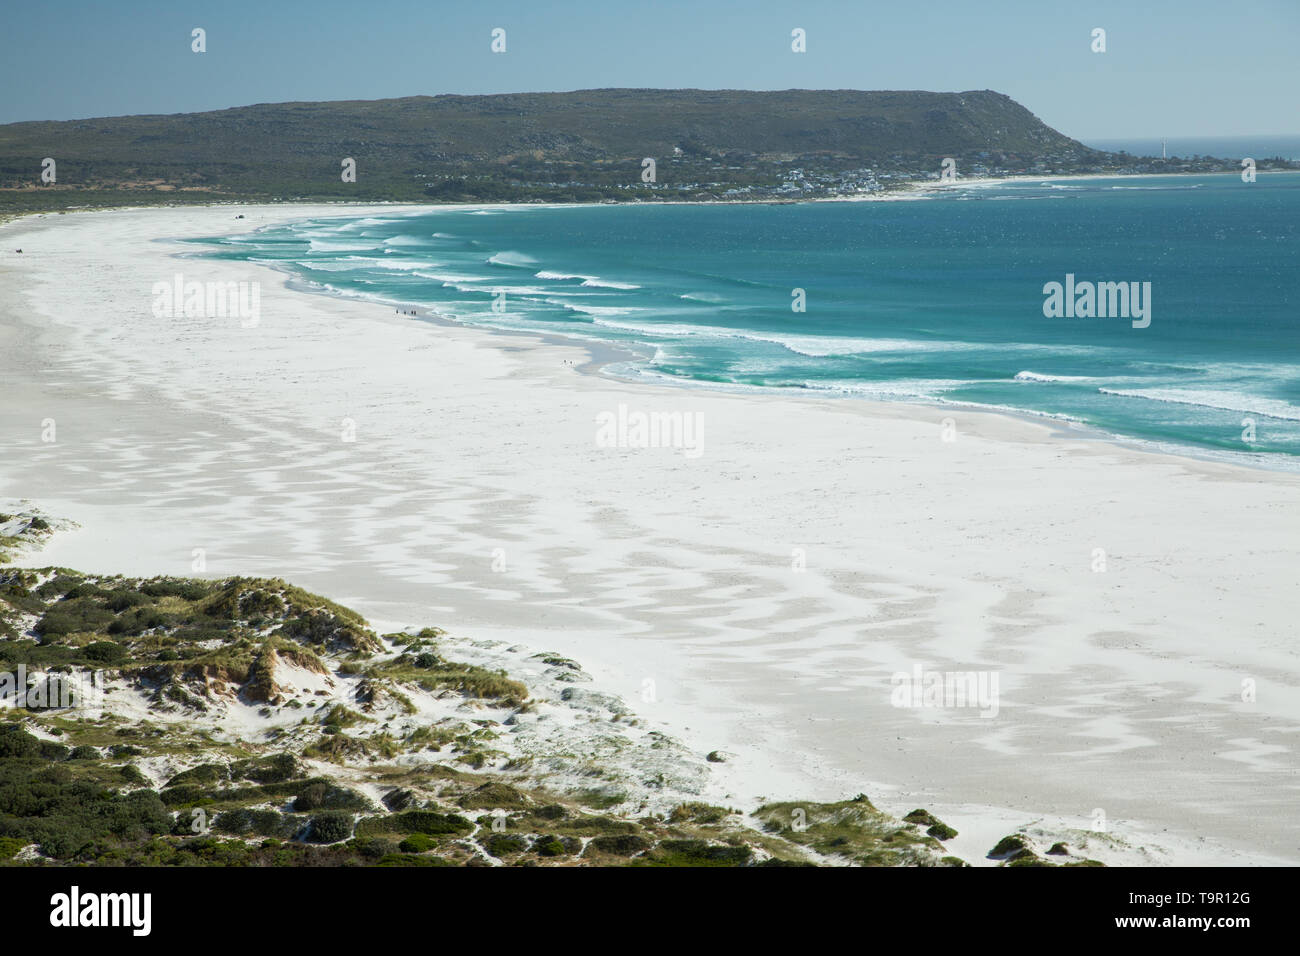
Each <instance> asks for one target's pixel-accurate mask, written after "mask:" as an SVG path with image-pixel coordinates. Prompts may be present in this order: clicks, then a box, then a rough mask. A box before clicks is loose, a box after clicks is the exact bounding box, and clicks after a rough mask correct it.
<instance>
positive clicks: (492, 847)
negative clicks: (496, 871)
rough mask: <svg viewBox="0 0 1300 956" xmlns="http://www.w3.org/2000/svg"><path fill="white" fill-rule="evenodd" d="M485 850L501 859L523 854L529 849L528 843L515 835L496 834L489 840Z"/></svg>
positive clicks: (484, 846)
mask: <svg viewBox="0 0 1300 956" xmlns="http://www.w3.org/2000/svg"><path fill="white" fill-rule="evenodd" d="M483 849H485V850H487V851H488V852H489V853H491V854H492V855H493V856H495V857H497V858H498V859H500V858H502V857H505V856H510V855H512V854H515V853H523V852H524V851H525V850H527V849H528V841H527V840H526V839H524V838H523V837H521V836H518V835H516V834H513V833H494V834H492V836H490V837H488V838H487V842H486V843H484V844H483Z"/></svg>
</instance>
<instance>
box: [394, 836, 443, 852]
mask: <svg viewBox="0 0 1300 956" xmlns="http://www.w3.org/2000/svg"><path fill="white" fill-rule="evenodd" d="M435 845H436V844H435V843H434V840H433V837H431V836H429V835H428V834H427V833H412V834H411V835H410V836H409V837H407V838H406V839H405V840H403V841H402V842H401V843H399V844H397V849H398V850H400V851H401V852H402V853H424V852H426V851H428V850H432V849H433V848H434V846H435Z"/></svg>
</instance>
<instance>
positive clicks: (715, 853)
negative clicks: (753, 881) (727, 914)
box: [592, 840, 754, 866]
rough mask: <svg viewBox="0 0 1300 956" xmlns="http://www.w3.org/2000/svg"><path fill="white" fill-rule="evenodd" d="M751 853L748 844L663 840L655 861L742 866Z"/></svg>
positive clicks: (678, 864)
mask: <svg viewBox="0 0 1300 956" xmlns="http://www.w3.org/2000/svg"><path fill="white" fill-rule="evenodd" d="M592 842H593V843H594V842H595V841H594V840H593V841H592ZM753 855H754V851H753V850H752V849H750V848H749V847H748V846H743V845H741V846H727V845H724V844H719V843H708V842H706V841H704V840H664V841H663V842H662V843H660V844H659V846H658V848H657V849H656V851H655V857H656V859H657V861H658V862H660V863H662V864H663V865H666V866H744V865H745V864H746V863H748V862H749V861H750V859H751V858H752V857H753Z"/></svg>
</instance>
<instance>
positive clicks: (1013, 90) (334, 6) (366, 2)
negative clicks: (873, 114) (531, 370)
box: [0, 0, 1300, 139]
mask: <svg viewBox="0 0 1300 956" xmlns="http://www.w3.org/2000/svg"><path fill="white" fill-rule="evenodd" d="M196 26H197V27H203V28H204V29H206V30H207V42H208V52H206V53H204V54H195V53H192V52H191V51H190V30H191V29H192V28H193V27H196ZM493 27H503V28H505V30H506V31H507V33H506V37H507V52H506V53H505V54H493V53H492V52H491V51H490V49H489V44H490V32H491V30H492V28H493ZM795 27H801V28H803V29H804V30H806V31H807V36H808V51H807V53H804V54H795V53H792V52H791V51H790V31H791V30H792V29H793V28H795ZM1094 27H1102V28H1104V29H1105V30H1106V32H1107V52H1105V53H1093V52H1092V51H1091V50H1090V43H1091V39H1090V35H1091V32H1092V29H1093V28H1094ZM1298 50H1300V0H1248V2H1243V3H1233V2H1230V0H1115V2H1111V0H1089V2H1086V3H1082V2H1063V0H983V2H981V0H960V2H957V0H837V2H829V0H797V2H794V0H792V2H773V0H748V2H746V0H726V2H724V0H689V2H679V0H644V2H642V3H631V2H627V0H549V2H548V0H509V2H494V0H486V2H478V0H463V2H460V3H448V2H444V0H363V2H355V3H353V2H348V3H344V2H336V0H314V2H309V0H260V2H253V0H210V2H189V0H153V2H131V0H121V2H106V0H67V2H61V3H58V4H55V5H50V4H41V3H25V4H18V3H9V4H6V9H5V11H4V14H3V31H2V32H0V89H3V90H4V91H5V95H4V96H3V97H2V98H0V122H3V123H10V122H16V121H19V120H37V119H75V118H80V117H89V116H116V115H123V114H130V113H178V112H191V111H196V110H211V109H223V108H226V107H230V106H243V105H247V104H250V103H273V102H282V101H286V100H338V99H379V98H383V97H392V96H410V95H415V94H430V95H432V94H438V93H504V92H517V91H525V90H573V89H584V88H591V87H609V86H637V87H701V88H707V89H719V88H731V89H788V88H791V87H800V88H807V89H842V88H852V89H863V90H872V89H923V90H950V91H951V90H970V89H994V90H998V91H1000V92H1003V93H1006V94H1008V95H1010V96H1011V97H1013V98H1014V99H1016V100H1018V101H1019V102H1021V103H1023V104H1024V105H1025V106H1027V107H1028V108H1029V109H1030V110H1032V111H1033V112H1034V113H1036V114H1037V115H1038V116H1039V117H1040V118H1041V119H1042V120H1044V121H1045V122H1046V123H1048V124H1049V125H1051V126H1054V127H1056V128H1057V129H1059V130H1061V131H1062V132H1064V133H1066V134H1068V135H1070V136H1074V137H1077V138H1081V139H1088V138H1100V137H1126V136H1143V137H1159V136H1166V135H1167V136H1213V135H1222V136H1228V135H1238V134H1263V133H1296V132H1300V119H1298V117H1300V110H1298V109H1297V105H1296V96H1297V91H1300V82H1297V81H1298V80H1300V65H1298V64H1300V52H1298Z"/></svg>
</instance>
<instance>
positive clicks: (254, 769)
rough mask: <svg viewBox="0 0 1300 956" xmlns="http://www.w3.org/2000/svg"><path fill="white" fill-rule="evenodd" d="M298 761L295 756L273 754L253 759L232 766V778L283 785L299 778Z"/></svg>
mask: <svg viewBox="0 0 1300 956" xmlns="http://www.w3.org/2000/svg"><path fill="white" fill-rule="evenodd" d="M298 773H299V767H298V760H297V758H296V757H294V755H293V754H287V753H281V754H273V755H272V756H269V757H253V758H250V759H248V760H240V761H238V762H236V763H233V764H231V765H230V776H231V777H232V778H233V779H235V780H252V781H254V782H255V783H283V782H284V781H286V780H292V779H293V778H294V777H296V776H298Z"/></svg>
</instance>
